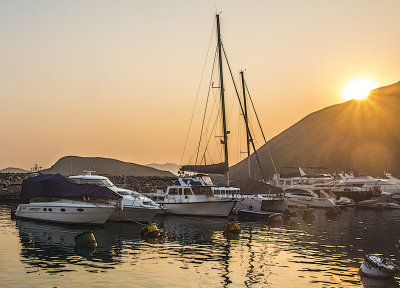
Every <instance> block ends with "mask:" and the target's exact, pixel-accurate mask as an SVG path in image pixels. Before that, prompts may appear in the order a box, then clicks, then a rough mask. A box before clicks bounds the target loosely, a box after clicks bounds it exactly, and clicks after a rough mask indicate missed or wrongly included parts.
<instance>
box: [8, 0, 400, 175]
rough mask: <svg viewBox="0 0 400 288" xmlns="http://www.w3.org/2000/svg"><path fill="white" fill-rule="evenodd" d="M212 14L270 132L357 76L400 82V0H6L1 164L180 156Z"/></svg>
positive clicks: (335, 98) (324, 102)
mask: <svg viewBox="0 0 400 288" xmlns="http://www.w3.org/2000/svg"><path fill="white" fill-rule="evenodd" d="M216 11H222V14H221V22H222V34H223V35H222V38H223V42H224V47H225V49H226V51H227V54H228V57H229V60H230V62H231V65H232V69H233V71H234V73H238V72H239V70H241V69H246V79H247V83H248V85H249V88H250V90H251V95H252V97H253V100H254V101H255V104H256V106H257V109H258V113H259V116H260V118H261V121H262V125H263V127H264V130H265V132H266V135H267V137H268V138H271V137H273V136H276V135H277V134H278V133H280V132H281V131H283V130H284V129H286V128H288V127H289V126H291V125H292V124H294V123H296V122H297V121H299V120H300V119H301V118H302V117H304V116H306V115H307V114H309V113H311V112H313V111H316V110H319V109H322V108H324V107H326V106H330V105H333V104H336V103H340V102H343V99H342V95H341V93H342V89H343V87H344V86H345V85H346V84H347V83H348V82H350V81H351V80H353V79H355V78H359V77H367V78H372V79H373V80H375V81H376V82H377V83H378V85H379V86H384V85H388V84H392V83H394V82H397V81H399V80H400V65H399V64H400V53H399V51H400V37H399V31H400V30H399V29H400V28H399V27H400V17H398V13H399V11H400V1H398V0H393V1H389V0H386V1H376V0H372V1H366V0H362V1H361V0H360V1H351V0H344V1H339V0H336V1H323V0H317V1H312V0H305V1H269V0H263V1H232V0H229V1H206V0H203V1H171V0H169V1H161V0H160V1H133V0H132V1H99V0H96V1H50V0H49V1H40V0H38V1H14V0H13V1H6V0H2V1H0V39H1V45H0V99H1V102H0V103H1V105H0V107H1V112H0V123H1V150H0V169H1V168H5V167H9V166H12V167H20V168H25V169H29V168H30V167H33V165H34V164H35V163H37V164H38V165H40V166H43V167H48V166H50V165H52V164H54V162H55V161H56V160H58V159H59V158H60V157H62V156H66V155H78V156H102V157H111V158H116V159H119V160H123V161H128V162H135V163H143V164H144V163H151V162H157V163H164V162H167V161H168V162H175V163H179V162H180V160H181V156H182V152H183V147H184V143H185V139H186V135H187V130H188V127H189V126H188V125H189V121H190V118H191V115H192V109H193V106H194V103H195V99H196V94H197V90H198V86H199V83H200V79H201V75H202V70H203V65H204V63H205V58H206V55H207V49H208V45H209V42H210V39H212V41H213V42H212V45H215V44H214V43H215V41H214V40H215V39H214V38H211V37H212V30H213V27H214V21H215V20H214V18H215V13H216ZM213 49H214V46H213V47H212V48H211V50H213ZM209 57H210V56H209ZM211 57H212V56H211ZM207 73H208V72H207V71H205V75H206V74H207ZM226 75H227V74H226ZM207 77H208V76H204V79H208V78H207ZM203 81H204V80H203ZM206 82H207V81H206ZM199 97H205V96H201V95H200V96H199ZM232 134H233V132H232ZM194 135H198V132H196V133H194ZM195 137H198V136H195ZM232 137H233V136H232ZM190 139H191V138H190ZM190 139H189V143H188V146H189V148H190V147H194V146H195V145H196V144H195V142H194V140H193V141H192V140H190ZM193 139H194V138H193ZM191 141H192V142H191ZM187 149H188V148H187ZM189 150H190V149H189ZM232 159H233V162H235V161H237V160H238V157H233V158H232ZM231 164H234V163H231Z"/></svg>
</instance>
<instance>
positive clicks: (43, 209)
mask: <svg viewBox="0 0 400 288" xmlns="http://www.w3.org/2000/svg"><path fill="white" fill-rule="evenodd" d="M120 198H122V197H121V196H119V195H118V194H116V193H114V192H113V191H112V190H110V189H108V188H106V187H99V186H95V185H88V184H83V185H81V184H76V183H74V182H73V181H72V180H70V179H68V178H66V177H64V176H61V175H60V174H54V175H53V174H51V175H39V176H36V177H33V178H28V179H26V180H24V182H23V184H22V191H21V204H19V205H18V207H17V210H16V212H15V216H16V217H21V218H27V219H33V220H42V221H50V222H59V223H80V224H104V223H105V222H106V221H107V220H108V219H109V218H110V216H111V215H112V214H113V213H114V212H115V211H116V210H117V205H116V204H117V203H118V202H116V201H115V200H118V199H120Z"/></svg>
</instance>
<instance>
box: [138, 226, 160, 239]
mask: <svg viewBox="0 0 400 288" xmlns="http://www.w3.org/2000/svg"><path fill="white" fill-rule="evenodd" d="M140 235H142V237H144V238H156V237H158V236H160V230H158V227H157V225H156V224H155V223H152V224H149V225H147V226H146V227H144V228H143V229H142V231H140Z"/></svg>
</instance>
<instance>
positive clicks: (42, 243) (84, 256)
mask: <svg viewBox="0 0 400 288" xmlns="http://www.w3.org/2000/svg"><path fill="white" fill-rule="evenodd" d="M11 208H12V207H11V206H10V205H7V204H3V205H0V243H1V246H0V279H1V282H2V284H1V287H27V286H29V287H362V286H363V285H364V286H365V287H399V286H398V282H399V281H400V279H396V280H393V281H386V282H379V281H378V282H376V281H375V282H371V281H369V282H367V281H366V280H368V279H362V280H361V279H360V276H358V274H357V271H358V268H359V266H360V263H361V261H362V257H363V256H364V254H366V253H370V252H374V253H382V254H384V255H385V256H387V257H390V258H392V259H396V260H397V259H399V260H400V255H399V254H398V251H397V250H396V248H395V245H396V243H397V241H398V240H399V239H400V229H399V228H400V211H394V210H393V211H384V212H376V211H360V210H354V209H348V210H345V211H343V213H342V214H340V215H339V216H338V217H337V218H336V219H328V218H327V217H326V216H325V214H324V213H323V212H322V211H318V210H317V211H316V212H315V216H316V217H315V220H314V221H312V220H311V221H308V223H307V222H305V221H304V220H303V219H302V218H301V217H298V218H296V219H292V221H291V222H290V223H285V224H283V225H282V226H280V227H270V226H268V225H266V224H265V223H262V222H241V228H242V231H241V233H240V235H239V236H237V237H230V238H227V237H225V236H224V234H223V232H222V230H223V225H224V223H225V222H226V220H224V219H208V218H192V217H177V216H165V217H160V218H157V224H158V226H159V228H162V230H163V232H164V233H163V236H162V237H161V238H160V239H158V240H156V241H144V240H142V239H141V238H140V235H139V231H140V228H141V227H140V226H138V225H136V224H130V223H124V224H120V223H107V224H106V225H104V226H101V227H100V226H98V227H96V226H93V227H82V226H68V225H55V224H44V223H40V222H35V221H25V220H20V219H18V220H11V219H10V209H11ZM87 230H93V232H94V234H95V237H96V239H97V242H98V244H99V246H98V247H97V248H96V250H95V251H87V250H86V251H85V250H83V251H82V250H79V249H76V248H75V243H74V237H75V236H76V235H77V234H79V233H80V232H82V231H87Z"/></svg>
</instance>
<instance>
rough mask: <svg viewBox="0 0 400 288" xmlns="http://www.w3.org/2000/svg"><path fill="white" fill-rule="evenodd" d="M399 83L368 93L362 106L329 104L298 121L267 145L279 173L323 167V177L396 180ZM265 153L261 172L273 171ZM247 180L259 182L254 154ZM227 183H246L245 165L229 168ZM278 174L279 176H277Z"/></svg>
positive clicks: (399, 141) (399, 146) (399, 169)
mask: <svg viewBox="0 0 400 288" xmlns="http://www.w3.org/2000/svg"><path fill="white" fill-rule="evenodd" d="M398 111H400V82H397V83H394V84H391V85H387V86H384V87H380V88H377V89H374V90H372V91H371V93H370V95H369V97H368V98H367V99H365V100H362V101H359V100H350V101H347V102H344V103H339V104H334V105H332V106H329V107H325V108H323V109H321V110H318V111H315V112H312V113H310V114H308V115H307V116H305V117H303V118H302V119H301V120H300V121H298V122H296V123H295V124H293V125H292V126H290V127H289V128H287V129H285V130H284V131H282V132H281V133H279V134H278V135H276V136H275V137H273V138H272V139H271V140H270V141H268V147H269V150H270V151H271V155H272V158H273V160H274V162H275V164H276V167H277V169H278V170H281V169H283V168H284V167H287V166H324V167H327V168H328V169H327V170H328V171H327V172H340V171H341V170H343V171H344V170H345V171H358V172H363V173H366V174H370V175H376V176H377V175H383V173H384V171H390V172H391V173H392V174H394V175H400V164H397V163H400V137H399V135H400V115H398ZM268 147H267V145H266V144H264V145H263V146H262V147H260V148H259V149H258V154H259V156H260V159H261V162H262V167H263V170H264V171H265V174H266V176H267V178H271V177H272V175H273V173H274V169H273V167H272V162H271V160H270V158H269V154H268ZM250 162H251V167H252V177H258V178H259V177H260V172H259V171H257V170H258V169H257V166H256V165H257V164H256V161H255V156H254V153H253V154H252V155H251V156H250ZM230 171H231V177H232V179H235V180H239V179H243V178H246V177H247V172H246V171H247V159H244V160H242V161H240V162H239V163H237V164H235V165H233V166H232V167H231V168H230ZM278 172H279V171H278Z"/></svg>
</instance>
